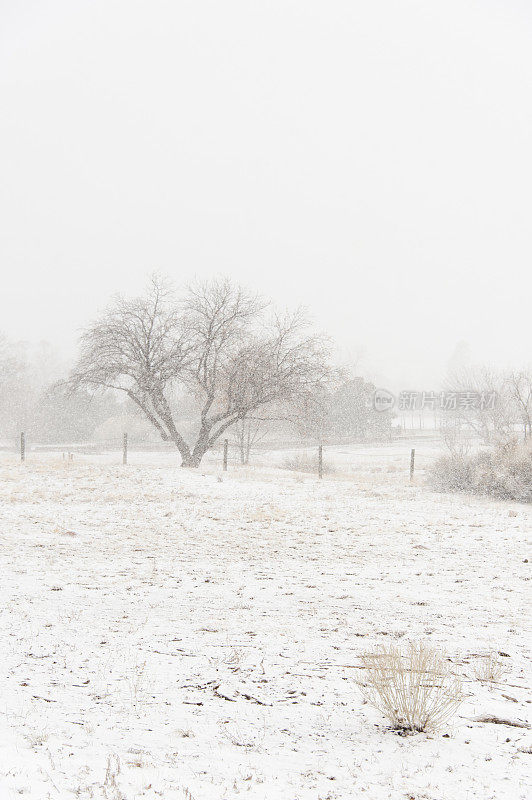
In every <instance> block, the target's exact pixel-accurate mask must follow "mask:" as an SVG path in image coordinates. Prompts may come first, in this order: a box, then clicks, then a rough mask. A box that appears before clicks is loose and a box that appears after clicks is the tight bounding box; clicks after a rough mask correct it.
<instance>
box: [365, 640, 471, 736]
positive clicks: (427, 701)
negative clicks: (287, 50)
mask: <svg viewBox="0 0 532 800" xmlns="http://www.w3.org/2000/svg"><path fill="white" fill-rule="evenodd" d="M362 663H363V666H364V667H365V669H366V674H365V680H364V683H363V685H362V686H361V689H362V693H363V695H364V697H365V699H366V701H367V702H368V703H370V704H371V705H372V706H373V707H374V708H376V709H378V710H379V711H380V712H381V713H382V714H384V716H385V717H387V719H389V720H390V722H391V723H392V726H393V727H394V728H395V729H396V730H401V731H405V732H406V731H425V730H435V729H436V728H439V727H441V726H442V725H444V724H445V723H446V722H447V721H448V720H449V719H450V717H451V716H452V715H453V714H454V712H455V711H456V709H457V707H458V705H459V704H460V703H461V701H462V685H461V681H460V679H459V678H457V677H456V676H455V675H454V674H453V672H452V669H451V664H450V663H449V662H448V661H447V660H446V659H445V658H444V657H443V656H442V655H440V654H439V653H438V652H437V651H436V650H433V649H432V648H430V647H427V646H426V645H425V644H423V643H422V642H420V643H418V644H411V645H409V646H408V647H407V648H406V649H403V648H401V647H398V646H396V645H388V646H383V647H380V648H378V649H377V650H375V651H373V652H371V653H366V654H365V655H363V656H362Z"/></svg>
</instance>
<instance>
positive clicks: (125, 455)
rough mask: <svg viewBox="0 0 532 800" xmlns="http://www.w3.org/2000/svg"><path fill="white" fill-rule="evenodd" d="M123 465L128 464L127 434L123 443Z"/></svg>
mask: <svg viewBox="0 0 532 800" xmlns="http://www.w3.org/2000/svg"><path fill="white" fill-rule="evenodd" d="M122 464H127V433H124V437H123V441H122Z"/></svg>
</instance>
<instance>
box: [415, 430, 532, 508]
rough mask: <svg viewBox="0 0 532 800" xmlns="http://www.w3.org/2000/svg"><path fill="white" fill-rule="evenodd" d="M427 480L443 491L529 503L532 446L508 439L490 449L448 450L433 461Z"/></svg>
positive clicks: (531, 500) (530, 496) (531, 490)
mask: <svg viewBox="0 0 532 800" xmlns="http://www.w3.org/2000/svg"><path fill="white" fill-rule="evenodd" d="M429 482H430V483H431V485H432V486H433V488H435V489H436V490H438V491H442V492H473V493H476V494H486V495H489V496H490V497H496V498H499V499H501V500H518V501H520V502H522V503H531V502H532V447H530V446H526V445H521V446H519V445H518V444H517V443H516V442H515V441H510V442H505V443H503V444H500V445H498V447H496V448H495V449H494V450H492V451H491V452H483V453H477V454H476V455H468V454H467V453H451V454H450V455H448V456H444V457H443V458H440V459H439V460H438V461H437V462H436V463H435V464H434V466H433V467H432V470H431V471H430V473H429Z"/></svg>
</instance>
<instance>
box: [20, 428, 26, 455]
mask: <svg viewBox="0 0 532 800" xmlns="http://www.w3.org/2000/svg"><path fill="white" fill-rule="evenodd" d="M20 460H21V461H25V460H26V434H25V433H21V434H20Z"/></svg>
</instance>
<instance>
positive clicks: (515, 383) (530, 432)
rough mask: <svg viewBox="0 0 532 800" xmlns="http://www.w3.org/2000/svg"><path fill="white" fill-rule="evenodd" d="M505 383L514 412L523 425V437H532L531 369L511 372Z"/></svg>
mask: <svg viewBox="0 0 532 800" xmlns="http://www.w3.org/2000/svg"><path fill="white" fill-rule="evenodd" d="M507 385H508V391H509V394H510V398H511V400H512V403H513V405H514V407H515V412H516V414H517V417H518V419H519V421H520V423H521V424H522V426H523V434H524V438H525V440H526V439H529V438H532V371H530V370H522V371H520V372H511V373H510V374H509V375H508V379H507Z"/></svg>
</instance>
